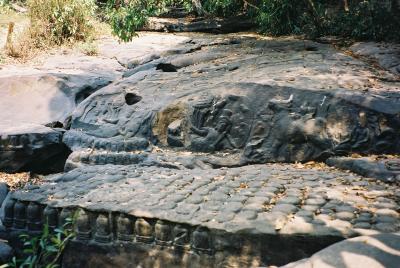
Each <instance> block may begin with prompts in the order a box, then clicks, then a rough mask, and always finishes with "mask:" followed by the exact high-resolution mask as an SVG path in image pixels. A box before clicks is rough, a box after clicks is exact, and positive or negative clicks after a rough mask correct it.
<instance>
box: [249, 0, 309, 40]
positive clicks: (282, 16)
mask: <svg viewBox="0 0 400 268" xmlns="http://www.w3.org/2000/svg"><path fill="white" fill-rule="evenodd" d="M304 7H305V5H304V2H303V1H290V0H269V1H262V3H261V6H260V10H259V12H258V16H257V21H258V23H259V26H260V30H261V31H262V32H264V33H268V34H272V35H284V34H292V33H295V34H297V33H300V32H301V25H302V24H303V23H304V17H305V16H304V14H303V13H304V10H305V8H304Z"/></svg>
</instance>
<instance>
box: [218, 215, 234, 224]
mask: <svg viewBox="0 0 400 268" xmlns="http://www.w3.org/2000/svg"><path fill="white" fill-rule="evenodd" d="M234 217H235V213H233V212H227V213H220V214H218V215H217V216H216V217H215V218H214V219H215V220H216V221H218V222H220V223H223V222H228V221H231V220H232V219H233V218H234Z"/></svg>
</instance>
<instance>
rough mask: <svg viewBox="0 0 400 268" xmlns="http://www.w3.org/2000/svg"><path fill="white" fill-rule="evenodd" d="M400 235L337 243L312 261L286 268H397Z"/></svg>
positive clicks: (319, 253)
mask: <svg viewBox="0 0 400 268" xmlns="http://www.w3.org/2000/svg"><path fill="white" fill-rule="evenodd" d="M399 245H400V236H399V234H378V235H372V236H360V237H356V238H351V239H347V240H345V241H341V242H339V243H336V244H334V245H332V246H330V247H328V248H326V249H324V250H321V251H320V252H318V253H316V254H314V255H313V256H312V257H311V258H309V259H304V260H301V261H298V262H295V263H291V264H288V265H285V266H283V267H282V268H312V267H319V268H357V267H370V268H384V267H385V268H395V267H398V264H399V263H400V247H399Z"/></svg>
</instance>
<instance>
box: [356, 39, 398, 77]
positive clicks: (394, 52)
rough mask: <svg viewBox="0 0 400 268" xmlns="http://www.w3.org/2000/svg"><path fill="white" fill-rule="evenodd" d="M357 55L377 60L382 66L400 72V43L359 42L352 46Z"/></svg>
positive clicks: (395, 72) (396, 73)
mask: <svg viewBox="0 0 400 268" xmlns="http://www.w3.org/2000/svg"><path fill="white" fill-rule="evenodd" d="M350 50H351V51H352V52H353V53H354V54H356V55H357V56H361V57H366V58H369V59H371V60H373V61H376V62H377V63H378V64H379V65H380V66H381V67H382V68H384V69H386V70H389V71H390V72H392V73H393V74H395V75H399V74H400V45H399V44H394V43H383V42H381V43H376V42H359V43H355V44H354V45H352V46H351V47H350Z"/></svg>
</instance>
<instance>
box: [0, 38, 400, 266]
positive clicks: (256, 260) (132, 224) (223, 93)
mask: <svg viewBox="0 0 400 268" xmlns="http://www.w3.org/2000/svg"><path fill="white" fill-rule="evenodd" d="M196 42H197V43H196ZM312 45H313V46H312V48H313V49H312V50H309V49H308V50H307V49H306V48H305V42H304V41H296V42H294V43H293V41H290V42H289V43H288V42H286V41H279V42H278V41H276V42H274V41H271V40H268V41H265V40H257V39H251V38H243V39H239V40H231V39H228V40H223V41H218V42H214V43H212V44H210V42H209V41H207V40H206V41H204V40H200V41H199V40H197V39H194V40H192V41H191V42H190V43H188V46H190V48H187V47H186V49H178V50H179V51H178V52H177V53H175V52H171V53H166V54H165V55H163V56H162V55H160V56H159V57H154V58H153V57H150V58H149V59H148V60H146V63H144V64H141V65H139V66H137V67H135V68H132V69H131V70H129V71H127V72H126V73H125V74H124V76H123V78H121V79H120V80H118V81H116V82H114V83H112V84H110V85H109V86H107V87H105V88H103V89H101V90H99V91H97V92H96V93H94V94H92V95H91V96H90V97H88V98H87V99H86V100H84V101H83V102H82V103H81V104H80V105H79V106H78V108H77V109H76V110H75V112H74V114H73V116H72V118H71V128H70V129H69V130H68V131H67V132H66V133H65V134H64V136H63V141H64V143H65V144H67V145H68V147H69V148H70V149H71V150H72V151H73V153H72V154H71V155H70V157H69V160H68V163H67V165H66V170H65V171H66V172H65V173H64V174H60V175H56V176H49V177H47V178H46V180H45V181H44V182H43V184H42V185H40V186H37V187H36V186H35V187H32V188H29V187H27V189H24V190H23V191H18V192H17V193H15V194H14V195H13V196H12V197H13V198H11V199H10V201H9V202H7V204H6V206H5V219H4V223H5V225H6V227H7V228H8V230H12V231H16V232H18V231H22V230H28V231H34V230H37V229H38V228H39V226H40V225H41V224H43V222H45V221H44V219H43V216H45V217H48V219H49V223H50V222H51V226H52V228H53V227H56V226H61V225H62V224H63V222H65V219H66V218H68V217H70V216H71V215H72V213H74V211H75V210H79V211H78V214H77V215H78V219H77V223H76V227H75V228H76V232H77V237H76V240H74V241H73V246H72V247H71V248H69V249H67V253H66V256H67V257H66V258H64V260H65V266H66V267H73V264H74V263H80V264H81V265H82V266H85V265H86V264H88V265H86V266H93V267H97V266H101V262H100V260H102V262H103V263H110V266H112V264H114V263H117V264H118V263H119V265H120V267H126V266H132V263H133V264H134V265H133V266H135V265H136V264H137V265H136V266H142V267H154V266H162V267H182V266H186V267H196V266H198V267H235V266H238V267H247V266H251V265H253V266H256V267H257V266H267V265H281V264H285V263H287V262H289V261H292V260H296V259H300V258H304V257H307V256H310V255H311V254H313V253H314V252H316V251H317V250H319V249H321V248H323V247H325V246H327V245H330V244H332V243H333V242H336V241H337V240H340V239H343V238H346V237H350V236H354V235H359V234H360V233H361V232H368V231H371V230H373V231H377V232H396V231H398V230H399V228H400V225H399V214H398V211H397V207H398V200H397V198H396V196H395V193H396V185H393V184H390V181H388V183H386V182H385V183H383V184H381V182H379V184H378V183H376V182H374V181H373V180H369V181H368V182H366V181H365V180H364V178H362V177H358V176H356V175H354V174H351V173H344V172H340V171H337V170H336V171H332V170H331V171H329V170H310V169H295V168H294V167H293V166H291V165H285V164H281V163H280V164H263V165H256V163H266V162H296V161H301V162H305V161H309V160H325V159H327V158H329V159H331V158H330V157H332V156H336V155H346V154H351V153H359V154H364V153H397V152H400V144H399V140H400V139H399V134H400V131H399V130H400V129H399V128H400V124H399V114H400V113H399V112H400V107H399V105H398V102H396V100H397V99H396V98H398V96H399V95H398V93H397V91H396V90H393V91H391V92H389V91H390V90H389V89H394V87H395V86H396V85H397V83H396V82H390V83H389V82H388V83H383V82H379V83H381V84H382V85H383V86H384V88H385V90H382V91H379V90H378V91H376V90H375V89H371V92H373V93H370V92H367V91H363V92H361V91H360V90H358V89H353V88H346V87H345V85H343V84H340V83H339V82H338V81H339V80H340V81H341V79H342V78H340V77H339V75H338V74H335V75H333V77H332V72H333V71H332V69H331V66H333V65H335V66H338V68H339V69H340V68H342V70H341V72H342V73H346V74H347V73H351V74H352V76H351V77H350V78H351V79H356V80H357V79H358V78H357V77H358V75H359V74H363V75H365V74H364V73H363V72H368V68H367V67H365V66H364V67H360V66H363V65H362V64H361V63H360V62H355V63H353V59H349V58H348V57H347V56H345V55H341V54H340V53H339V52H338V51H336V50H332V49H331V48H329V47H327V46H325V45H319V44H314V43H313V44H312ZM244 47H246V48H247V49H246V50H244V49H243V48H244ZM309 47H310V46H309ZM306 65H307V66H306ZM355 66H357V68H362V70H361V71H358V72H354V71H353V68H354V67H355ZM271 68H272V69H271ZM299 69H301V70H306V71H307V72H309V74H307V73H306V72H304V73H303V72H300V71H299ZM171 70H173V72H171ZM293 70H295V71H294V72H295V74H292V73H291V72H292V71H293ZM277 73H278V74H277ZM289 73H290V76H291V77H288V76H287V75H288V74H289ZM269 74H271V75H269ZM371 75H372V74H371ZM316 77H319V78H316ZM320 77H323V82H321V78H320ZM351 79H350V80H351ZM288 81H289V82H288ZM357 81H358V82H360V80H357ZM341 82H342V81H341ZM377 83H378V82H377ZM322 84H323V85H322ZM325 85H326V88H325ZM328 86H329V87H330V88H329V89H328ZM386 87H387V90H386ZM374 90H375V91H374ZM386 96H394V98H391V97H386ZM12 143H15V142H14V141H12ZM249 164H252V165H249ZM385 168H386V169H391V170H396V169H397V168H398V167H397V164H396V163H394V162H388V163H387V164H386V165H385ZM396 172H397V171H396ZM339 177H340V178H341V179H340V180H338V178H339ZM371 193H373V194H375V196H370V195H369V194H371ZM42 211H43V213H42ZM39 218H40V219H39ZM311 234H312V235H311ZM304 245H307V247H304ZM85 250H86V252H90V254H91V255H90V258H87V256H85V258H83V257H81V255H82V254H76V252H80V251H85ZM68 252H69V253H68ZM106 253H110V254H106ZM133 256H134V257H133ZM119 258H120V259H119ZM132 258H133V259H132ZM172 260H173V261H172ZM97 261H98V263H97ZM193 263H194V264H195V265H193ZM115 267H118V265H116V266H115Z"/></svg>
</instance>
